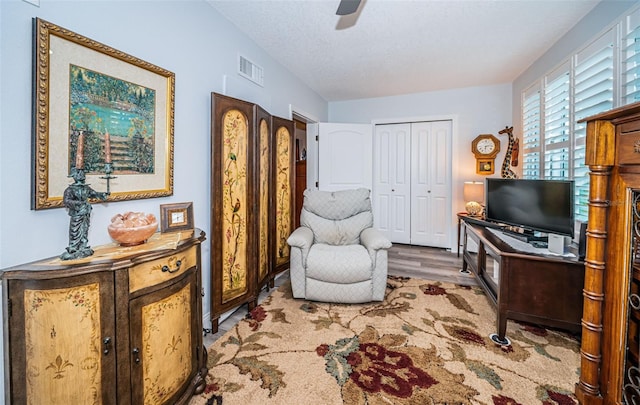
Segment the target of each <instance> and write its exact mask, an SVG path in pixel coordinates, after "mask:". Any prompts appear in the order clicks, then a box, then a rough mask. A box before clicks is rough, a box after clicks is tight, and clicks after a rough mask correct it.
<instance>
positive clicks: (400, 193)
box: [373, 120, 452, 248]
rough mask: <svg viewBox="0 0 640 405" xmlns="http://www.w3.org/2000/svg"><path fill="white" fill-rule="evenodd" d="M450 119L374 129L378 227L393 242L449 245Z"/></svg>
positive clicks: (386, 125)
mask: <svg viewBox="0 0 640 405" xmlns="http://www.w3.org/2000/svg"><path fill="white" fill-rule="evenodd" d="M451 131H452V124H451V121H448V120H446V121H429V122H412V123H402V124H383V125H376V126H375V131H374V140H373V154H374V157H373V168H374V170H373V198H374V201H373V208H374V218H375V222H376V223H375V226H376V228H378V229H379V230H380V231H382V232H383V233H384V234H385V235H386V236H387V237H388V238H389V239H390V240H391V241H392V242H394V243H405V244H412V245H422V246H434V247H443V248H447V247H449V229H450V218H451V191H450V190H451V157H450V156H451Z"/></svg>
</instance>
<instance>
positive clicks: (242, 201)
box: [210, 93, 294, 332]
mask: <svg viewBox="0 0 640 405" xmlns="http://www.w3.org/2000/svg"><path fill="white" fill-rule="evenodd" d="M293 158H294V155H293V121H290V120H285V119H283V118H278V117H273V116H271V115H270V114H269V113H268V112H266V111H265V110H264V109H262V108H261V107H260V106H258V105H255V104H252V103H249V102H246V101H242V100H238V99H235V98H232V97H228V96H224V95H221V94H217V93H212V94H211V233H212V235H213V237H212V238H211V284H212V288H211V291H212V294H211V312H210V313H211V321H212V329H213V331H214V332H216V331H217V330H218V319H219V317H220V315H222V314H224V313H225V312H227V311H229V310H231V309H233V308H235V307H237V306H239V305H242V304H245V303H248V304H249V307H250V308H252V307H253V306H254V305H255V302H256V300H257V297H258V294H259V291H260V289H261V288H262V287H264V286H265V285H268V286H272V285H273V278H274V277H275V276H276V275H277V274H278V273H279V272H281V271H283V270H286V269H288V267H289V245H288V244H287V243H286V240H287V238H288V237H289V234H290V233H291V232H292V228H293V217H292V215H293V203H294V183H293V179H294V177H293V175H294V172H293Z"/></svg>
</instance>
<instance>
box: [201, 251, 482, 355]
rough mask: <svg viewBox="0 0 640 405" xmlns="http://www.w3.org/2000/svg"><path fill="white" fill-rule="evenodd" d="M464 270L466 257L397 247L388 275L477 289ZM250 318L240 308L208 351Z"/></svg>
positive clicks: (208, 340)
mask: <svg viewBox="0 0 640 405" xmlns="http://www.w3.org/2000/svg"><path fill="white" fill-rule="evenodd" d="M460 269H462V253H461V254H460V257H458V256H457V254H456V253H452V252H450V251H448V250H446V249H440V248H431V247H424V246H411V245H400V244H394V245H393V246H392V247H391V249H389V268H388V273H389V274H390V275H393V276H402V277H412V278H421V279H425V280H433V281H441V282H447V283H454V284H461V285H477V282H476V280H475V278H474V277H473V276H472V275H471V274H463V273H460ZM288 280H289V272H288V271H285V272H283V273H282V274H280V275H279V276H278V277H277V278H276V280H275V288H273V289H270V290H263V291H262V292H261V293H260V297H259V298H258V302H261V301H262V300H263V299H264V298H265V297H267V296H268V295H269V294H270V293H271V292H273V291H274V290H275V289H276V288H278V287H279V286H281V285H282V284H284V283H286V282H287V281H288ZM246 315H247V305H242V306H240V307H239V308H238V309H237V310H236V311H235V312H234V313H233V314H231V315H230V316H229V317H227V318H226V319H225V320H224V321H222V322H220V325H219V326H218V333H215V334H211V333H208V334H207V335H205V337H204V344H205V346H206V347H208V346H209V345H211V344H212V343H213V342H215V341H216V340H217V339H219V338H220V337H221V336H222V335H224V334H225V332H227V331H228V330H229V329H230V328H231V327H233V325H235V324H236V323H238V322H239V321H240V319H242V318H244V317H245V316H246Z"/></svg>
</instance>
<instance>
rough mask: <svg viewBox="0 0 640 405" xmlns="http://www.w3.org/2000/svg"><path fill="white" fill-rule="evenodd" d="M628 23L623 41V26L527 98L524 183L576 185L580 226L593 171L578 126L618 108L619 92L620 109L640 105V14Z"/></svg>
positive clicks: (583, 51) (602, 37)
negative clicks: (587, 163) (539, 181)
mask: <svg viewBox="0 0 640 405" xmlns="http://www.w3.org/2000/svg"><path fill="white" fill-rule="evenodd" d="M625 21H627V23H626V26H628V27H630V28H629V29H628V30H627V34H626V35H625V36H623V37H624V38H623V40H622V41H619V40H618V39H617V37H618V35H617V32H618V30H620V29H621V26H622V21H620V22H619V23H618V24H616V25H615V26H614V27H612V28H611V29H610V30H608V31H607V32H605V33H604V34H601V35H600V36H599V37H598V38H597V39H595V40H594V41H593V42H591V43H589V44H588V45H587V46H585V47H583V48H582V49H580V50H579V51H578V52H576V53H575V54H573V55H572V56H571V57H570V58H569V59H568V60H567V61H565V62H564V63H563V64H562V65H560V66H559V67H557V68H556V69H554V70H553V71H552V72H549V73H548V74H546V75H545V76H544V77H543V78H541V79H540V81H539V83H536V84H534V85H532V86H531V87H529V88H528V89H527V90H525V91H524V92H523V99H522V127H523V157H524V159H523V162H524V165H523V177H524V178H526V179H538V178H544V179H552V180H562V179H573V180H574V181H575V216H576V219H577V220H581V221H586V219H587V215H588V205H587V204H588V198H589V177H588V172H589V170H588V168H587V167H586V166H585V163H584V159H585V138H586V126H585V124H584V123H582V122H580V121H581V120H582V119H584V118H586V117H589V116H592V115H594V114H597V113H600V112H603V111H607V110H610V109H612V108H613V107H616V106H617V105H616V104H618V105H619V104H620V103H616V95H617V94H618V92H617V91H616V90H615V89H616V88H620V94H621V95H622V96H621V97H620V99H621V103H622V102H635V101H640V11H636V12H635V13H634V14H631V15H629V16H628V17H627V19H626V20H625ZM623 32H624V31H623ZM618 42H620V43H621V44H622V46H621V47H617V45H616V44H617V43H618ZM618 49H620V51H618ZM618 54H619V56H618ZM617 58H620V60H622V61H623V63H621V64H620V65H621V67H622V68H621V69H618V68H617V60H618V59H617ZM616 75H618V77H621V80H620V81H618V80H617V79H616ZM618 83H622V85H620V84H618Z"/></svg>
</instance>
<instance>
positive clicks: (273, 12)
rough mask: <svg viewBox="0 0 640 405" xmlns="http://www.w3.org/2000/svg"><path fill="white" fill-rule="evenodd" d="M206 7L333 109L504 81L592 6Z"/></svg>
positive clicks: (249, 3) (397, 1) (389, 3)
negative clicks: (343, 12)
mask: <svg viewBox="0 0 640 405" xmlns="http://www.w3.org/2000/svg"><path fill="white" fill-rule="evenodd" d="M208 2H209V3H210V4H211V5H212V6H213V7H214V8H216V9H217V10H218V11H219V12H220V13H221V14H223V15H224V16H225V17H227V18H228V19H229V20H230V21H231V22H232V23H234V24H235V25H236V26H237V27H238V28H239V29H240V30H241V31H243V32H245V33H246V34H247V35H248V36H249V37H250V38H252V39H253V40H254V41H255V42H256V43H257V44H258V45H260V46H261V47H262V48H263V49H265V51H266V52H267V53H269V54H270V55H271V56H273V57H274V58H275V59H276V60H277V61H279V62H280V63H281V64H282V65H284V66H285V67H286V68H288V69H289V70H290V71H291V72H293V73H294V74H295V75H296V76H298V77H299V78H300V79H301V80H302V81H304V82H305V83H307V84H308V85H309V86H310V87H311V88H312V89H314V90H315V91H316V92H317V93H318V94H320V95H321V96H322V97H323V98H324V99H325V100H327V101H338V100H350V99H359V98H369V97H382V96H391V95H398V94H407V93H417V92H425V91H434V90H443V89H452V88H462V87H471V86H484V85H493V84H502V83H510V82H512V81H513V80H514V79H515V78H516V77H518V75H520V74H521V73H522V72H523V71H524V70H525V69H527V68H528V67H529V66H530V65H531V64H532V63H533V62H534V61H535V60H536V59H538V58H539V57H540V56H541V55H542V54H544V52H546V51H547V50H548V49H549V48H550V47H551V46H552V45H553V44H554V43H555V42H556V41H557V40H558V39H559V38H560V37H562V36H563V35H564V34H565V33H566V32H567V31H569V30H570V29H571V28H572V27H573V26H574V25H575V24H576V23H577V22H578V21H579V20H580V19H582V17H584V16H585V15H586V14H587V13H588V12H589V11H590V10H591V9H592V8H593V7H594V6H595V5H596V4H597V3H598V2H599V0H448V1H444V0H442V1H436V0H413V1H407V0H362V3H361V4H360V7H359V8H358V11H357V13H356V14H353V15H351V16H345V17H339V16H337V15H335V12H336V9H337V7H338V3H339V0H208ZM246 56H247V57H249V58H251V56H250V55H246ZM268 75H269V72H265V80H268Z"/></svg>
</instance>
